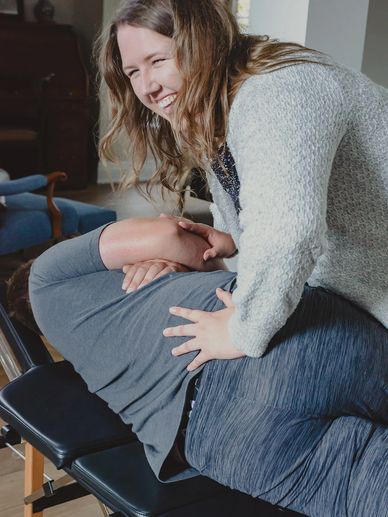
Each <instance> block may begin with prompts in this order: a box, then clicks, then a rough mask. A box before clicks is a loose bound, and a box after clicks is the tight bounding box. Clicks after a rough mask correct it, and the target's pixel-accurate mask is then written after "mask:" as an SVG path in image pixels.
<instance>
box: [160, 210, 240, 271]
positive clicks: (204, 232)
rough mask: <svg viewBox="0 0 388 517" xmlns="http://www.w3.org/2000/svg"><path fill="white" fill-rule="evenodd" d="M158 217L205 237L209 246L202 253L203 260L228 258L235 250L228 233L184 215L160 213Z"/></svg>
mask: <svg viewBox="0 0 388 517" xmlns="http://www.w3.org/2000/svg"><path fill="white" fill-rule="evenodd" d="M160 217H164V218H167V219H173V220H175V221H176V222H177V223H178V224H179V226H180V227H181V228H183V229H184V230H186V231H188V232H192V233H195V234H196V235H199V236H200V237H202V238H203V239H205V240H206V241H207V242H208V243H209V246H210V248H209V249H208V250H206V251H205V253H204V254H203V260H205V261H206V260H209V259H211V258H220V259H222V258H228V257H231V256H232V255H234V254H235V253H236V251H237V249H236V245H235V243H234V240H233V239H232V236H231V235H230V234H229V233H225V232H220V231H219V230H216V229H215V228H213V227H212V226H209V225H207V224H202V223H194V222H193V221H190V219H186V218H185V217H175V216H172V215H166V214H160Z"/></svg>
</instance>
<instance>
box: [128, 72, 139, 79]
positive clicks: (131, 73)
mask: <svg viewBox="0 0 388 517" xmlns="http://www.w3.org/2000/svg"><path fill="white" fill-rule="evenodd" d="M138 71H139V70H131V71H130V72H129V74H127V75H128V77H129V78H130V79H131V78H132V77H133V76H134V74H136V72H138Z"/></svg>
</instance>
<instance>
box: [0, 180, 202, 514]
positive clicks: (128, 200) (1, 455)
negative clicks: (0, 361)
mask: <svg viewBox="0 0 388 517" xmlns="http://www.w3.org/2000/svg"><path fill="white" fill-rule="evenodd" d="M59 195H60V196H61V197H67V198H71V199H76V200H78V201H83V202H86V203H93V204H96V205H99V206H105V207H109V208H113V209H115V210H116V211H117V214H118V219H123V218H126V217H150V216H157V215H158V214H159V213H160V212H168V213H172V212H173V209H174V199H173V198H172V196H171V195H170V196H167V199H166V200H165V201H163V200H162V198H161V195H160V191H154V195H155V202H154V204H150V203H148V202H147V201H146V200H145V199H143V198H142V197H141V196H140V195H139V194H138V193H137V192H136V191H135V190H131V191H128V192H125V193H121V194H120V193H118V192H112V190H111V187H110V186H109V185H91V186H90V187H88V188H87V189H85V190H81V191H67V192H61V193H60V194H59ZM208 205H209V203H207V202H206V201H202V200H198V199H193V198H187V200H186V205H185V206H186V210H185V215H186V216H188V217H190V218H192V219H194V220H196V221H199V222H204V223H208V224H209V223H210V222H211V216H210V214H209V210H208ZM37 254H39V249H38V248H37V249H35V250H31V251H30V255H28V253H27V255H25V254H24V255H22V254H20V253H17V254H12V256H7V257H6V260H2V259H3V257H2V258H0V271H1V275H0V276H2V278H8V277H9V276H10V274H11V273H12V271H13V270H14V269H16V267H17V266H18V265H19V264H20V263H22V262H23V261H24V260H26V259H28V258H29V256H34V255H37ZM53 353H54V355H55V357H56V358H57V359H60V356H59V354H58V353H56V352H55V351H54V352H53ZM7 382H8V379H7V377H6V375H5V373H4V370H3V369H2V368H1V367H0V388H1V387H2V386H4V385H5V384H6V383H7ZM0 426H1V420H0ZM17 448H18V450H21V451H23V444H21V445H19V446H17ZM23 469H24V462H23V461H22V460H21V459H20V458H19V457H18V456H17V455H16V454H15V453H13V452H12V451H11V450H9V449H8V448H6V449H1V450H0V517H22V516H23V479H24V476H23ZM45 471H46V473H47V474H48V475H49V476H50V477H52V478H53V479H56V478H58V477H60V476H61V475H62V472H61V471H57V470H56V468H55V467H54V465H52V464H51V463H50V462H49V461H48V460H46V461H45ZM44 515H45V517H46V516H47V517H51V516H52V517H70V516H71V517H94V516H98V515H102V512H101V511H100V507H99V505H98V503H97V500H96V499H95V498H94V497H93V496H88V497H84V498H82V499H78V500H77V501H72V502H69V503H65V504H63V505H59V506H56V507H54V508H50V509H48V510H45V512H44Z"/></svg>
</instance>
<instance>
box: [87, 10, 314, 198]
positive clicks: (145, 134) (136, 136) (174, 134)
mask: <svg viewBox="0 0 388 517" xmlns="http://www.w3.org/2000/svg"><path fill="white" fill-rule="evenodd" d="M123 25H131V26H134V27H143V28H147V29H151V30H153V31H155V32H158V33H159V34H162V35H163V36H167V37H169V38H172V39H173V41H174V44H175V56H174V57H175V60H176V64H177V67H178V70H179V71H180V74H181V77H182V88H181V89H180V90H179V95H178V97H177V99H176V101H175V109H174V120H175V121H176V123H175V124H174V127H173V126H172V125H171V124H170V123H169V122H168V121H167V120H165V119H164V118H162V117H160V116H159V115H157V114H156V113H153V112H152V111H150V110H149V109H148V108H146V107H145V106H144V105H143V104H142V103H141V102H140V100H139V99H138V98H137V97H136V95H135V93H134V91H133V89H132V86H131V83H130V80H129V78H128V77H127V76H126V75H125V73H124V72H123V70H122V61H121V56H120V52H119V48H118V44H117V31H118V28H119V27H120V26H123ZM96 50H97V55H98V59H99V70H100V74H101V84H102V87H103V88H107V92H108V98H109V100H110V113H111V119H110V126H109V128H108V130H107V132H106V134H105V135H103V136H102V138H101V140H100V145H99V152H100V157H101V159H102V160H103V161H116V155H115V152H114V147H115V145H114V144H115V143H116V142H117V140H118V139H119V137H120V135H122V134H124V135H126V137H127V139H128V142H129V143H130V144H129V145H130V147H128V150H127V151H128V154H129V156H128V157H129V162H130V163H131V164H132V167H133V170H132V171H130V172H129V173H128V172H126V173H124V174H123V175H122V178H121V187H122V188H123V189H125V188H128V187H129V186H132V185H136V186H138V185H139V175H140V172H141V170H142V167H143V166H144V163H145V161H146V158H147V154H148V150H150V151H151V153H152V154H153V156H154V158H155V162H156V163H157V164H158V166H157V167H156V170H155V172H154V174H153V176H152V177H151V179H150V180H149V181H148V182H147V184H146V195H147V196H149V195H150V191H151V189H152V187H153V185H155V184H156V183H158V182H160V183H161V184H162V185H163V187H165V188H166V189H168V190H170V191H172V192H177V193H180V192H181V191H182V188H183V186H184V180H185V177H186V176H187V173H188V171H189V170H190V169H191V168H194V167H195V168H199V169H203V168H206V163H207V162H208V161H209V160H214V159H217V152H218V149H219V148H220V146H221V145H222V144H223V143H224V142H225V138H226V133H227V126H228V115H229V111H230V107H231V104H232V101H233V98H234V96H235V95H236V93H237V91H238V89H239V87H240V86H241V84H242V83H243V82H244V81H245V80H246V79H247V78H249V77H250V76H251V75H254V74H260V73H268V72H271V71H274V70H276V69H279V68H282V67H285V66H291V65H295V64H297V63H300V62H312V63H316V62H317V61H314V60H312V59H311V53H312V52H316V51H312V50H311V49H308V48H306V47H303V46H301V45H299V44H297V43H284V42H279V41H277V40H274V39H271V38H269V37H268V36H253V35H246V34H243V33H242V32H241V30H240V28H239V26H238V23H237V21H236V19H235V17H234V16H233V14H232V13H231V11H230V10H229V9H228V7H227V6H226V5H225V2H224V1H222V0H126V1H124V3H123V4H122V6H121V8H120V9H119V10H118V11H117V13H116V14H115V16H114V18H113V20H112V21H111V23H110V25H109V26H108V27H107V29H106V30H105V31H104V32H103V33H102V34H101V36H100V38H99V40H98V42H97V46H96ZM306 53H308V54H309V55H305V54H306ZM317 54H318V52H317Z"/></svg>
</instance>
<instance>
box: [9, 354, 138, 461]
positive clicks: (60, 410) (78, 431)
mask: <svg viewBox="0 0 388 517" xmlns="http://www.w3.org/2000/svg"><path fill="white" fill-rule="evenodd" d="M0 416H1V417H2V418H3V419H4V420H5V421H6V422H8V423H9V424H11V425H12V427H14V428H15V429H16V430H17V431H18V432H19V433H20V434H21V435H22V436H23V437H24V438H25V439H26V440H27V441H28V442H30V443H31V444H32V445H33V446H34V447H35V448H36V449H38V450H39V451H40V452H42V454H44V455H45V456H46V457H47V458H49V459H50V460H51V461H52V462H53V463H54V464H55V465H56V467H57V468H63V467H64V466H68V465H70V464H71V462H72V461H73V460H74V459H75V458H77V457H79V456H82V455H83V454H88V453H90V452H94V451H98V450H102V449H107V448H109V447H115V446H116V445H120V444H122V443H128V442H130V441H133V440H135V439H136V436H135V435H134V434H133V433H132V431H131V430H130V427H129V426H127V425H125V424H124V423H123V422H122V420H121V419H120V417H119V416H117V415H116V414H115V413H113V411H112V410H111V409H109V407H108V405H107V404H106V403H105V402H104V401H103V400H101V399H100V398H99V397H97V395H94V394H92V393H90V392H89V391H88V389H87V387H86V384H85V383H84V381H83V380H82V379H81V377H80V376H79V375H78V374H77V373H76V372H75V371H74V369H73V367H72V366H71V364H70V363H68V362H67V361H61V362H59V363H52V364H47V365H43V366H37V367H35V368H32V369H31V370H29V371H28V372H27V373H25V374H24V375H22V376H21V377H18V378H17V379H15V380H14V381H12V382H10V383H9V384H8V385H7V386H5V387H4V388H3V389H2V391H1V392H0Z"/></svg>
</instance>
